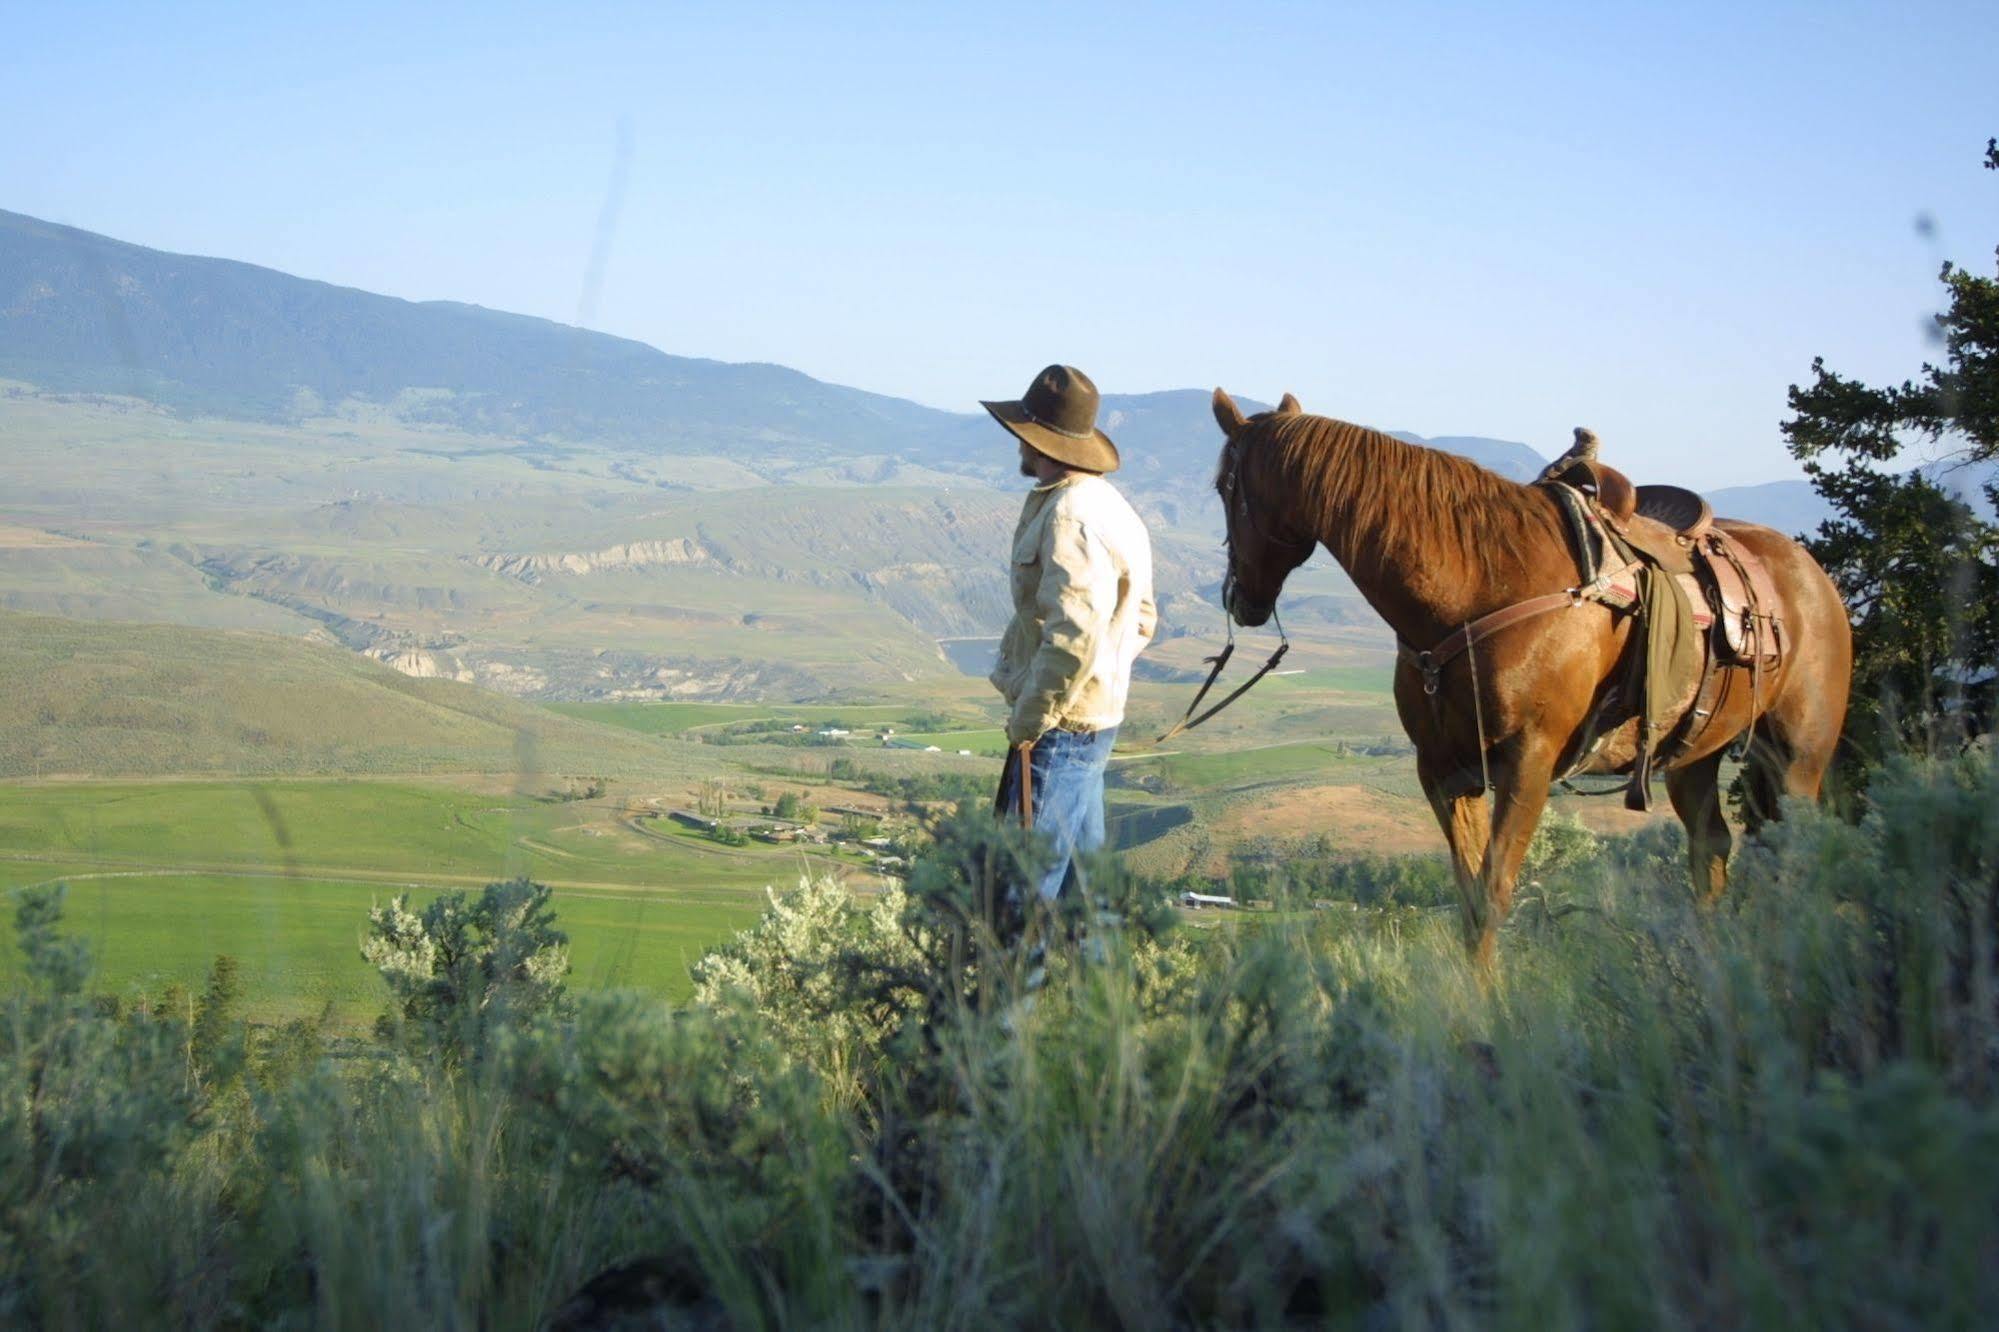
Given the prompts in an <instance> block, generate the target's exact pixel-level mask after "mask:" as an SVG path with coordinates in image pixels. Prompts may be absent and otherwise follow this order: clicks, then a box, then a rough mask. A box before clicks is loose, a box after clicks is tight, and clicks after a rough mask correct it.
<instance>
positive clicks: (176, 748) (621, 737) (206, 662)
mask: <svg viewBox="0 0 1999 1332" xmlns="http://www.w3.org/2000/svg"><path fill="white" fill-rule="evenodd" d="M0 679H4V680H6V681H7V682H8V687H7V688H6V689H5V690H4V691H0V777H38V776H39V777H51V776H63V775H71V774H89V775H91V776H96V777H119V776H141V775H154V774H168V773H174V774H182V773H214V774H223V773H227V774H255V775H279V774H293V773H295V774H324V775H343V774H369V773H444V772H482V773H526V774H530V775H545V776H548V777H551V778H554V777H559V776H561V775H576V774H590V775H599V774H601V775H620V774H659V775H669V774H670V771H671V769H672V768H673V763H672V761H671V760H670V759H669V758H668V757H667V756H666V755H665V753H664V751H662V750H661V749H660V748H659V747H658V746H656V745H653V744H650V743H648V742H646V741H645V740H644V739H643V738H640V737H636V736H634V735H632V734H631V733H630V732H628V731H622V730H619V729H616V728H613V727H606V726H599V725H596V724H594V723H590V722H585V721H578V720H575V719H573V718H568V717H562V716H558V715H557V714H555V713H552V712H548V711H546V710H545V709H542V708H539V707H536V706H533V705H532V704H526V703H521V702H518V701H516V700H514V699H510V698H505V697H502V696H500V695H497V694H493V693H488V692H487V691H485V690H481V689H475V688H472V687H470V686H467V685H461V684H455V683H453V682H451V681H447V680H417V679H411V678H409V677H407V676H404V675H401V674H398V673H397V672H395V671H393V670H390V669H389V668H388V667H386V666H383V665H380V664H378V663H376V662H373V661H369V660H367V659H365V658H362V657H358V656H355V655H354V654H352V653H349V652H344V651H342V650H340V649H339V648H335V647H330V646H326V645H323V644H320V643H313V642H301V641H299V640H296V639H288V638H279V637H275V636H273V635H269V634H258V633H243V632H229V631H219V630H210V629H187V628H180V627H175V626H167V625H148V624H95V623H83V622H78V621H73V620H61V619H54V618H50V617H47V616H38V615H22V614H17V613H14V612H10V611H0Z"/></svg>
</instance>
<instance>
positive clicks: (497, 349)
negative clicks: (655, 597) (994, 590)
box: [0, 211, 1539, 490]
mask: <svg viewBox="0 0 1999 1332" xmlns="http://www.w3.org/2000/svg"><path fill="white" fill-rule="evenodd" d="M1022 373H1024V372H1023V371H1021V370H1019V369H1018V368H1016V369H1015V370H1014V371H1012V372H1010V373H1009V375H1007V376H1002V379H1003V382H1002V383H999V384H996V386H995V388H994V390H993V391H994V392H995V393H998V392H1003V391H1005V390H1006V389H1008V388H1010V387H1011V386H1012V384H1013V382H1014V378H1017V377H1018V376H1019V375H1020V374H1022ZM0 378H14V379H19V380H21V381H24V382H26V383H30V384H34V385H37V386H39V387H42V388H45V389H51V390H55V391H58V392H86V393H98V394H118V395H123V396H128V397H133V398H138V399H142V400H145V401H149V402H156V403H159V404H162V405H164V406H168V407H171V408H173V409H175V410H176V411H181V412H190V413H197V414H203V415H212V416H218V417H223V418H228V419H243V420H257V421H299V420H306V419H311V418H314V417H319V416H323V415H326V414H328V413H331V412H337V411H340V410H343V409H345V410H351V409H352V408H353V406H354V405H356V404H366V405H368V406H371V407H375V408H380V409H384V410H386V411H388V412H389V413H390V414H392V415H393V416H394V417H395V418H396V419H398V420H402V421H405V422H409V423H413V424H419V425H433V426H448V427H452V428H455V429H460V430H466V431H470V432H473V433H477V434H484V435H493V436H499V437H504V438H510V439H520V440H541V441H550V442H554V441H583V442H590V443H596V444H604V445H617V446H623V447H629V448H634V449H638V450H641V451H644V452H648V453H668V454H686V453H717V454H722V455H724V456H731V455H733V456H738V457H739V458H740V459H741V460H743V461H745V462H746V463H747V464H748V465H749V466H751V467H752V468H756V467H759V466H767V465H770V464H772V463H791V464H798V463H806V464H810V463H826V462H829V461H831V462H834V463H836V464H837V463H838V461H839V460H841V459H846V458H850V457H852V456H854V455H860V456H864V457H877V458H879V457H884V456H885V457H891V458H903V459H910V460H914V461H917V462H919V463H920V464H923V465H928V466H935V467H942V468H944V469H946V470H947V471H950V472H954V473H959V474H964V473H972V474H978V475H982V476H987V477H993V478H1000V477H1004V476H1006V475H1007V474H1008V473H1009V472H1010V470H1011V468H1010V464H1009V459H1008V457H1007V456H1006V452H1005V449H1004V447H1003V446H1002V447H1001V448H999V449H998V450H995V449H994V447H993V445H994V439H993V434H992V426H991V423H990V422H988V421H987V419H986V417H985V416H984V414H983V413H977V414H965V413H955V412H945V411H938V410H936V409H934V408H929V407H924V406H921V405H919V404H917V403H913V402H907V401H904V400H902V399H899V398H893V397H887V396H884V395H881V394H875V393H867V392H864V391H862V390H860V389H853V388H847V387H843V386H841V385H838V384H826V383H822V382H820V381H819V380H816V379H813V378H812V377H810V376H809V375H804V374H801V373H799V372H798V371H796V370H791V369H787V368H786V367H784V366H778V365H754V364H752V365H737V364H730V363H727V362H722V361H713V360H706V359H702V358H697V357H686V356H673V355H668V354H667V353H665V352H662V351H659V350H657V349H655V348H653V347H649V346H646V345H645V344H643V343H639V342H633V341H630V340H629V339H625V338H618V337H613V336H610V335H608V334H604V333H594V332H590V331H588V330H585V329H579V328H573V327H570V326H567V325H563V324H557V323H554V322H553V321H550V320H546V319H536V318H532V317H529V316H526V315H517V314H508V313H505V312H502V311H497V310H488V309H485V308H484V307H481V306H476V305H465V304H460V303H456V302H449V301H428V302H415V301H405V300H400V299H397V298H395V297H391V296H382V295H377V294H375V293H373V292H366V291H358V290H355V289H353V288H349V287H338V286H334V285H331V284H329V283H325V282H315V281H312V280H310V279H306V278H299V277H294V276H292V275H290V274H287V273H280V272H277V271H275V270H272V269H268V268H259V267H257V266H255V265H251V264H244V263H237V262H235V261H232V260H227V259H211V258H202V257H198V256H193V255H179V254H169V253H166V252H164V251H161V250H154V249H149V248H147V247H145V246H142V245H133V244H130V243H128V242H125V241H119V240H114V239H112V238H110V237H108V236H100V235H97V234H95V233H92V232H88V231H82V230H79V229H77V228H74V227H65V226H60V225H57V224H55V223H51V222H44V221H41V220H39V219H36V218H32V217H27V216H24V215H22V214H19V213H9V212H5V211H0ZM1207 392H1208V391H1207V390H1206V389H1199V390H1194V389H1182V390H1173V391H1169V392H1164V393H1146V394H1129V395H1118V394H1107V395H1106V396H1105V399H1104V420H1105V422H1106V427H1107V429H1109V430H1110V431H1111V432H1112V433H1113V434H1114V435H1115V436H1116V437H1117V438H1118V439H1119V440H1120V442H1121V443H1122V444H1124V446H1125V450H1126V453H1127V454H1128V455H1129V456H1130V457H1131V459H1132V463H1133V467H1132V476H1133V478H1134V481H1135V483H1136V484H1139V485H1145V484H1148V483H1154V482H1157V483H1163V484H1166V485H1167V486H1168V487H1169V488H1171V489H1174V490H1180V489H1183V488H1184V483H1186V482H1187V481H1189V480H1192V481H1193V482H1195V483H1196V484H1197V485H1199V484H1205V479H1206V474H1207V473H1208V472H1209V471H1210V470H1211V469H1212V467H1213V464H1214V457H1215V452H1216V450H1217V449H1218V447H1219V439H1218V438H1217V436H1216V434H1215V429H1214V424H1213V421H1212V419H1211V418H1210V416H1209V412H1208V401H1207ZM1244 404H1245V406H1252V404H1251V403H1250V401H1249V400H1248V399H1244ZM1317 405H1318V406H1320V407H1321V408H1322V409H1323V410H1326V411H1328V412H1332V413H1334V414H1337V413H1338V411H1339V406H1338V404H1333V403H1327V404H1317ZM1403 438H1406V439H1411V440H1418V439H1419V437H1417V436H1413V435H1406V434H1405V435H1404V436H1403ZM1419 442H1427V443H1431V444H1433V445H1434V446H1435V447H1440V448H1445V449H1449V450H1451V451H1453V452H1458V453H1462V454H1464V455H1465V456H1467V457H1471V458H1474V459H1476V460H1477V461H1479V462H1481V463H1484V464H1486V465H1487V466H1491V467H1494V468H1495V469H1496V470H1499V471H1501V472H1502V473H1504V474H1506V475H1518V474H1519V473H1520V470H1521V468H1522V467H1528V468H1529V469H1530V470H1531V468H1532V467H1533V466H1538V465H1539V460H1538V459H1537V458H1535V457H1534V455H1533V453H1532V451H1531V450H1528V449H1527V448H1526V447H1525V446H1523V445H1518V444H1511V443H1507V442H1505V441H1499V440H1487V439H1481V438H1477V437H1470V436H1466V437H1453V438H1451V439H1441V440H1434V441H1420V440H1419ZM855 479H864V478H855Z"/></svg>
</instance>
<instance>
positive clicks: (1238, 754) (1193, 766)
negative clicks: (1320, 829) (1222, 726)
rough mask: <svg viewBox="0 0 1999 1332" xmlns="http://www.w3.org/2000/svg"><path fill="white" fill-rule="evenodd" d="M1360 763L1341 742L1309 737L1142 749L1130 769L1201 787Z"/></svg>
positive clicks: (1330, 772)
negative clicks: (1237, 745)
mask: <svg viewBox="0 0 1999 1332" xmlns="http://www.w3.org/2000/svg"><path fill="white" fill-rule="evenodd" d="M1362 761H1365V760H1362ZM1355 762H1356V758H1355V756H1354V755H1352V754H1351V753H1347V752H1343V751H1342V750H1341V748H1340V746H1339V745H1337V744H1336V743H1333V742H1330V741H1320V740H1309V741H1301V742H1299V743H1297V744H1288V745H1265V746H1262V747H1260V748H1256V749H1237V750H1226V751H1221V752H1217V753H1205V754H1194V753H1182V754H1174V753H1167V754H1161V755H1157V756H1149V755H1144V754H1138V755H1134V756H1133V757H1132V758H1131V759H1130V760H1129V762H1128V763H1127V764H1126V766H1125V771H1126V772H1127V773H1132V774H1136V773H1140V772H1144V771H1146V770H1147V769H1151V770H1153V771H1156V772H1158V773H1160V774H1161V775H1162V776H1164V777H1165V778H1166V780H1167V781H1169V782H1171V783H1172V784H1173V785H1174V786H1175V787H1176V788H1179V789H1183V790H1190V791H1198V790H1220V789H1224V788H1228V787H1235V786H1242V785H1245V784H1260V783H1264V782H1272V781H1288V780H1293V779H1298V778H1308V777H1320V778H1325V779H1327V780H1331V779H1332V778H1333V777H1334V776H1335V775H1336V773H1337V772H1338V770H1339V769H1340V768H1342V767H1350V766H1351V765H1353V764H1354V763H1355Z"/></svg>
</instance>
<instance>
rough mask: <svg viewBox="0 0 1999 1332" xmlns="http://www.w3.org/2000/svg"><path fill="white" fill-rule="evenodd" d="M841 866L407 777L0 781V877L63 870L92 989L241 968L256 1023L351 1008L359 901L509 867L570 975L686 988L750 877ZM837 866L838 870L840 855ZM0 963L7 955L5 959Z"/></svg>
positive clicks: (754, 891) (743, 904)
mask: <svg viewBox="0 0 1999 1332" xmlns="http://www.w3.org/2000/svg"><path fill="white" fill-rule="evenodd" d="M848 864H849V862H846V861H844V860H839V859H835V858H833V857H829V856H826V855H824V854H817V853H815V854H814V855H812V856H810V857H807V856H805V855H804V854H802V853H800V852H799V851H798V850H796V849H791V848H778V847H768V846H761V845H756V844H753V845H751V846H748V847H726V846H721V845H718V844H715V843H711V842H709V841H707V840H706V839H705V838H702V837H699V836H682V835H679V834H678V833H677V832H676V831H675V830H674V829H673V825H671V824H670V823H667V822H666V821H665V820H662V819H659V818H657V817H656V816H655V814H654V812H653V811H652V810H650V809H649V808H645V807H639V806H625V805H622V804H620V803H618V802H616V801H589V802H585V801H578V802H573V803H563V802H551V801H546V800H538V799H535V798H533V797H531V796H522V795H511V794H490V793H486V792H481V791H479V790H476V789H471V788H467V787H461V786H445V785H424V784H418V783H413V782H368V781H322V782H296V781H294V782H270V783H257V782H241V781H238V782H206V781H202V782H193V781H190V782H149V783H101V782H94V783H75V784H68V783H65V784H49V785H9V786H0V888H14V887H20V886H22V885H25V884H30V883H45V882H51V881H61V882H66V883H68V884H69V886H70V907H69V912H70V919H71V920H72V921H73V922H75V923H76V925H77V927H78V929H79V930H80V931H82V932H83V933H85V934H86V935H87V936H88V937H89V938H90V939H91V940H92V942H93V944H94V945H95V947H96V952H97V955H98V958H99V960H100V963H101V977H102V979H103V981H104V982H105V984H106V985H107V987H108V988H110V989H114V990H126V989H131V988H135V987H136V988H138V989H142V990H149V991H150V990H155V989H157V988H159V987H160V986H163V985H166V984H169V983H180V984H183V985H195V984H197V983H198V982H199V980H200V978H201V976H202V975H203V974H204V973H205V972H206V969H207V967H208V966H209V964H210V962H211V961H212V960H213V959H214V957H215V955H216V954H218V953H230V954H232V955H234V956H235V957H236V958H237V959H238V961H239V962H240V963H241V964H242V967H243V973H244V976H245V981H246V987H247V993H248V994H249V996H250V998H251V1001H252V1003H253V1005H254V1006H255V1007H256V1009H257V1011H258V1013H259V1014H260V1015H262V1016H269V1017H277V1016H285V1015H291V1014H295V1013H298V1012H302V1011H308V1010H314V1011H316V1010H317V1008H318V1007H319V1006H320V1005H321V1004H323V1003H325V1002H327V1001H329V1000H330V1001H332V1002H333V1003H334V1004H335V1006H336V1008H337V1009H338V1011H339V1012H340V1013H341V1014H342V1015H343V1016H344V1017H349V1018H360V1017H364V1016H366V1011H367V1010H368V1009H369V1006H370V1005H372V1004H373V1003H374V1002H376V999H377V997H378V996H377V991H376V988H375V987H376V981H375V978H374V976H373V973H372V972H370V971H369V970H368V968H367V967H366V965H365V964H363V963H362V961H361V959H360V955H359V952H358V951H357V946H358V940H359V938H360V935H361V932H362V930H363V929H364V928H365V925H366V919H367V911H368V907H369V905H370V904H371V903H375V902H382V901H386V900H387V899H388V898H389V897H391V896H393V895H394V894H396V893H398V892H405V891H407V892H410V893H412V894H413V896H414V897H416V898H417V899H419V900H422V899H427V898H428V897H429V896H430V895H431V894H433V893H435V892H437V891H441V890H445V889H453V888H465V889H476V888H477V887H478V886H480V885H481V884H484V883H487V882H489V881H491V880H495V879H501V878H507V877H511V876H513V875H518V874H525V875H528V876H530V877H532V878H534V879H537V880H539V881H541V882H544V883H548V884H550V885H552V886H553V887H554V888H555V890H556V899H557V909H558V910H559V911H560V913H561V919H562V922H563V928H564V929H565V930H567V931H568V932H569V934H570V936H571V940H572V943H573V949H572V958H573V960H574V963H575V967H576V979H577V982H578V983H579V984H584V985H610V984H618V985H636V986H641V987H645V988H651V989H657V990H661V991H663V992H665V993H667V994H670V995H679V994H683V993H685V991H686V984H687V982H686V974H685V973H686V965H687V963H688V962H690V961H692V960H693V959H694V958H695V957H698V956H699V955H700V954H701V952H702V951H703V950H705V949H706V948H707V947H709V946H711V945H713V944H715V943H717V942H719V941H720V940H722V939H724V938H726V937H728V935H730V934H731V933H733V932H734V931H735V930H737V929H739V928H741V927H743V926H744V925H746V924H747V923H749V922H750V921H751V920H753V919H754V918H755V916H756V914H757V912H758V910H759V909H760V908H761V906H762V904H763V889H764V888H765V887H766V886H767V885H772V884H778V885H782V884H788V883H790V882H793V881H795V880H796V879H797V878H798V876H799V875H800V873H801V872H804V871H806V870H807V869H812V870H820V869H827V868H833V867H837V866H842V865H848ZM849 867H851V866H849ZM6 965H12V963H11V961H10V962H8V963H7V964H6Z"/></svg>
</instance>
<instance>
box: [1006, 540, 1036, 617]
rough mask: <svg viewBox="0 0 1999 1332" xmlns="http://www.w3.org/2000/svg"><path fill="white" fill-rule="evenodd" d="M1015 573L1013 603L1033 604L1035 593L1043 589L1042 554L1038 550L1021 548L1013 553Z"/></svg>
mask: <svg viewBox="0 0 1999 1332" xmlns="http://www.w3.org/2000/svg"><path fill="white" fill-rule="evenodd" d="M1010 567H1011V570H1012V573H1013V604H1014V605H1015V606H1027V605H1032V604H1033V602H1034V598H1035V594H1036V593H1038V592H1039V591H1040V590H1041V554H1040V552H1038V551H1034V550H1029V551H1026V552H1024V553H1023V552H1022V551H1019V550H1016V551H1014V553H1013V563H1012V565H1011V566H1010Z"/></svg>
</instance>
